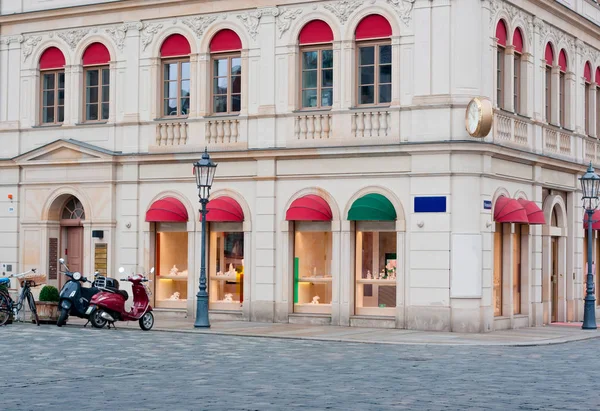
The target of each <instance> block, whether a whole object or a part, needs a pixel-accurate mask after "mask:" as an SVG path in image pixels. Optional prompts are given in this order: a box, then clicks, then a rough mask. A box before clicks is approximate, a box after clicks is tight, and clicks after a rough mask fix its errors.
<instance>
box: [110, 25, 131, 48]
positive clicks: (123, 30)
mask: <svg viewBox="0 0 600 411" xmlns="http://www.w3.org/2000/svg"><path fill="white" fill-rule="evenodd" d="M128 29H129V27H127V25H126V24H121V25H120V26H117V27H111V28H108V29H106V33H107V34H108V35H109V36H110V37H111V38H112V39H113V41H114V42H115V44H116V45H117V48H118V49H119V50H123V47H124V46H125V37H126V36H127V30H128Z"/></svg>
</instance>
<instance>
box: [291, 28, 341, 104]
mask: <svg viewBox="0 0 600 411" xmlns="http://www.w3.org/2000/svg"><path fill="white" fill-rule="evenodd" d="M298 42H299V43H300V47H301V49H300V55H301V68H300V73H301V76H302V80H301V87H300V88H301V90H300V94H301V107H302V108H324V107H331V105H332V104H333V48H332V44H331V43H332V42H333V31H331V28H330V27H329V25H328V24H327V23H325V22H324V21H322V20H312V21H310V22H308V23H307V24H306V25H305V26H304V27H303V28H302V30H301V31H300V35H299V36H298Z"/></svg>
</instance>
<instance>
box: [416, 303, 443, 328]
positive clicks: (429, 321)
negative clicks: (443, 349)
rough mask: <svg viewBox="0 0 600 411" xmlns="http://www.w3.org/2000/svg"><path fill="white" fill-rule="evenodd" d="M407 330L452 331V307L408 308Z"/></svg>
mask: <svg viewBox="0 0 600 411" xmlns="http://www.w3.org/2000/svg"><path fill="white" fill-rule="evenodd" d="M406 328H407V329H409V330H422V331H450V307H429V306H414V305H413V306H408V307H406Z"/></svg>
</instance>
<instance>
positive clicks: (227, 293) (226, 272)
mask: <svg viewBox="0 0 600 411" xmlns="http://www.w3.org/2000/svg"><path fill="white" fill-rule="evenodd" d="M236 225H237V224H236ZM240 225H241V224H240ZM212 227H218V225H216V226H215V225H214V224H211V232H210V242H209V245H210V263H209V267H210V285H209V290H208V291H209V293H208V294H209V296H210V302H209V304H210V307H209V308H210V309H211V310H240V309H241V308H242V304H243V302H244V233H243V232H241V231H232V232H227V231H214V229H213V228H212ZM217 230H219V228H217ZM220 230H223V228H221V229H220Z"/></svg>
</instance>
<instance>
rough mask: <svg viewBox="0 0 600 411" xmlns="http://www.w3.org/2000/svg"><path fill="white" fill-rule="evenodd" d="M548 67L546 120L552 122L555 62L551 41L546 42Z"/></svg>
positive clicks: (545, 78) (546, 73) (546, 72)
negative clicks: (553, 70) (553, 66)
mask: <svg viewBox="0 0 600 411" xmlns="http://www.w3.org/2000/svg"><path fill="white" fill-rule="evenodd" d="M545 57H546V69H545V76H544V83H545V112H546V122H548V123H551V122H552V106H553V104H552V64H553V63H554V51H553V50H552V45H551V44H550V43H548V44H546V54H545Z"/></svg>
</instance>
